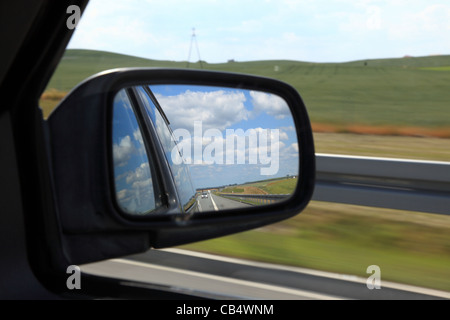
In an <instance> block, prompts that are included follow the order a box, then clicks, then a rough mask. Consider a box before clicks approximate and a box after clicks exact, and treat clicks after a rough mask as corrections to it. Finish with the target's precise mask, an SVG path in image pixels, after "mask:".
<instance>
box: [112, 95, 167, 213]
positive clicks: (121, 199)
mask: <svg viewBox="0 0 450 320" xmlns="http://www.w3.org/2000/svg"><path fill="white" fill-rule="evenodd" d="M112 121H113V126H112V144H113V149H112V151H113V163H114V181H115V190H116V200H117V203H118V205H119V207H120V208H121V210H122V211H124V212H125V213H128V214H132V215H145V214H148V213H150V212H152V211H153V210H155V209H156V207H157V206H159V205H160V204H158V202H157V201H156V199H155V192H154V189H153V181H152V174H151V171H150V168H151V167H150V162H149V158H148V156H147V152H146V149H145V146H144V142H143V139H142V132H141V129H140V128H139V125H138V122H137V119H136V116H135V113H134V110H133V108H132V104H131V101H130V98H129V95H128V93H127V91H126V90H121V91H120V92H119V93H118V94H117V95H116V97H115V99H114V108H113V120H112Z"/></svg>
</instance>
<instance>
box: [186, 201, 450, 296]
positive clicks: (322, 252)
mask: <svg viewBox="0 0 450 320" xmlns="http://www.w3.org/2000/svg"><path fill="white" fill-rule="evenodd" d="M179 248H182V249H188V250H194V251H201V252H208V253H214V254H219V255H225V256H231V257H238V258H244V259H249V260H254V261H262V262H269V263H275V264H282V265H289V266H299V267H304V268H311V269H316V270H323V271H330V272H336V273H343V274H349V275H356V276H361V277H365V278H367V277H368V276H369V274H367V273H366V270H367V267H368V266H370V265H378V266H379V267H380V268H381V280H382V281H383V280H386V281H392V282H397V283H403V284H410V285H416V286H421V287H426V288H432V289H438V290H444V291H450V216H445V215H435V214H427V213H417V212H408V211H400V210H391V209H380V208H369V207H361V206H354V205H344V204H336V203H325V202H317V201H312V202H311V203H310V205H309V206H308V207H307V208H306V209H305V210H304V211H303V212H302V213H301V214H300V215H297V216H295V217H293V218H291V219H288V220H286V221H283V222H280V223H277V224H274V225H270V226H267V227H263V228H260V229H256V230H253V231H248V232H243V233H239V234H236V235H232V236H227V237H222V238H218V239H213V240H208V241H203V242H198V243H194V244H190V245H185V246H181V247H179Z"/></svg>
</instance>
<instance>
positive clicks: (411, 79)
mask: <svg viewBox="0 0 450 320" xmlns="http://www.w3.org/2000/svg"><path fill="white" fill-rule="evenodd" d="M187 65H188V64H187V62H186V61H184V62H183V61H181V62H175V61H159V60H150V59H144V58H138V57H133V56H127V55H121V54H116V53H111V52H103V51H91V50H67V51H66V53H65V55H64V58H63V59H62V61H61V63H60V65H59V67H58V69H57V71H56V73H55V75H54V76H53V78H52V79H51V81H50V83H49V85H48V88H49V89H51V88H53V90H55V91H57V92H60V91H62V92H67V91H69V90H70V89H71V88H73V87H74V86H75V85H76V84H78V83H79V82H81V81H82V80H83V79H85V78H87V77H89V76H91V75H93V74H95V73H97V72H100V71H104V70H107V69H112V68H118V67H167V68H186V67H187ZM189 67H190V68H197V69H200V67H201V66H200V63H190V64H189ZM202 67H203V68H204V69H207V70H218V71H226V72H239V73H248V74H254V75H261V76H266V77H272V78H276V79H279V80H281V81H284V82H287V83H289V84H291V85H292V86H293V87H295V88H296V89H297V90H298V91H299V92H300V94H301V96H302V98H303V100H304V101H305V103H306V106H307V108H308V112H309V114H310V117H311V120H312V122H313V123H315V124H321V126H316V129H317V130H319V129H320V128H322V129H323V128H331V131H334V132H347V131H349V132H355V125H358V126H359V129H358V130H360V129H361V128H362V131H363V132H364V130H365V129H364V128H365V127H377V128H378V127H385V129H386V128H387V129H386V130H387V131H386V130H385V131H384V132H385V133H386V134H396V132H397V131H398V130H397V128H399V127H401V128H403V127H406V128H410V127H413V128H416V127H426V128H434V129H436V128H437V129H439V130H441V131H440V132H444V134H443V135H442V134H441V136H446V135H450V103H449V101H450V90H448V87H449V83H450V56H428V57H411V58H397V59H379V60H360V61H352V62H345V63H311V62H302V61H289V60H271V61H251V62H228V63H221V64H209V63H206V62H203V63H202ZM48 108H49V109H51V108H52V106H50V105H49V107H48ZM351 126H353V128H350V127H351ZM319 127H320V128H319ZM322 129H320V130H322ZM320 130H319V131H320ZM414 130H415V129H413V131H414ZM442 130H444V131H442ZM356 132H357V131H356Z"/></svg>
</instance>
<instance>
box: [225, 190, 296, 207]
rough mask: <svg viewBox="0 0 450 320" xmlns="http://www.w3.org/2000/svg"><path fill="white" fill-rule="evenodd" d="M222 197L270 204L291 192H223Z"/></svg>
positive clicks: (282, 198) (286, 196)
mask: <svg viewBox="0 0 450 320" xmlns="http://www.w3.org/2000/svg"><path fill="white" fill-rule="evenodd" d="M220 196H221V197H225V198H231V199H233V200H238V201H241V202H246V203H253V204H256V205H261V204H270V203H275V202H277V201H281V200H284V199H286V198H288V197H289V196H290V194H235V193H221V194H220Z"/></svg>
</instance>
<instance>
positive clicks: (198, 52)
mask: <svg viewBox="0 0 450 320" xmlns="http://www.w3.org/2000/svg"><path fill="white" fill-rule="evenodd" d="M194 42H195V46H196V47H197V54H198V60H199V61H200V67H201V68H202V69H203V63H202V58H200V50H199V49H198V42H197V37H196V35H195V28H192V37H191V45H190V46H189V56H188V61H187V66H186V67H187V68H189V61H190V60H191V52H192V44H193V43H194Z"/></svg>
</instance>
